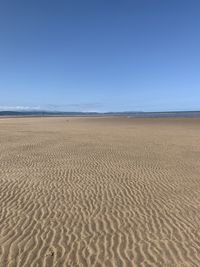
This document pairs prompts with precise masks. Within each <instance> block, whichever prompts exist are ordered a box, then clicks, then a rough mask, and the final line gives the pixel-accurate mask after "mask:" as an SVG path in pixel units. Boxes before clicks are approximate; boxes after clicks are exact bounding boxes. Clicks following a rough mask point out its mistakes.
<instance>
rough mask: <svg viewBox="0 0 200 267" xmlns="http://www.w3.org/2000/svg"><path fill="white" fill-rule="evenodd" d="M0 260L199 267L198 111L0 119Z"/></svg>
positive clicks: (59, 266) (14, 264) (13, 265)
mask: <svg viewBox="0 0 200 267" xmlns="http://www.w3.org/2000/svg"><path fill="white" fill-rule="evenodd" d="M0 266H1V267H23V266H27V267H40V266H41V267H43V266H46V267H51V266H56V267H65V266H66V267H76V266H81V267H90V266H95V267H101V266H102V267H103V266H105V267H111V266H113V267H114V266H117V267H125V266H127V267H129V266H130V267H131V266H136V267H140V266H141V267H151V266H156V267H157V266H160V267H163V266H166V267H175V266H179V267H186V266H187V267H199V266H200V119H131V118H129V119H128V118H1V119H0Z"/></svg>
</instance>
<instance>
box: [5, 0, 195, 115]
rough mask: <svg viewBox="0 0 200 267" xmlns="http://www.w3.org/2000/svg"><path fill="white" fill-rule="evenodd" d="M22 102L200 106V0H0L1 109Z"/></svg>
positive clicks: (96, 107)
mask: <svg viewBox="0 0 200 267" xmlns="http://www.w3.org/2000/svg"><path fill="white" fill-rule="evenodd" d="M23 108H24V109H29V108H33V109H54V110H75V111H80V110H81V111H125V110H143V111H160V110H197V109H200V1H199V0H187V1H186V0H137V1H135V0H132V1H126V0H121V1H118V0H91V1H89V0H84V1H83V0H54V1H51V0H19V1H15V0H12V1H11V0H2V1H0V109H23Z"/></svg>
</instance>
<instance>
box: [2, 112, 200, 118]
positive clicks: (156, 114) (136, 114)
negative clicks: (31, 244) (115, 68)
mask: <svg viewBox="0 0 200 267" xmlns="http://www.w3.org/2000/svg"><path fill="white" fill-rule="evenodd" d="M0 116H1V117H3V116H7V117H13V116H14V117H24V116H31V117H43V116H44V117H49V116H50V117H51V116H63V117H71V116H86V117H87V116H96V117H99V116H126V117H134V118H176V117H178V118H194V117H200V111H163V112H134V111H125V112H68V111H66V112H59V111H0Z"/></svg>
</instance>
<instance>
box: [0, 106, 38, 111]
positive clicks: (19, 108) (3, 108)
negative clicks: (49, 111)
mask: <svg viewBox="0 0 200 267" xmlns="http://www.w3.org/2000/svg"><path fill="white" fill-rule="evenodd" d="M32 110H41V107H40V106H0V111H32Z"/></svg>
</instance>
